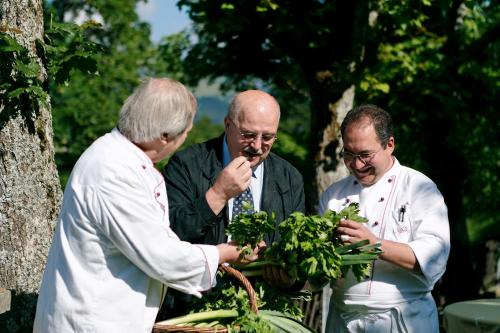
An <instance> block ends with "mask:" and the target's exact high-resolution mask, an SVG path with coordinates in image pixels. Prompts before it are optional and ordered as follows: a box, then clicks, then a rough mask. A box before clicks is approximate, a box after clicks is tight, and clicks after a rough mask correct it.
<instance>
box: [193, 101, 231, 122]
mask: <svg viewBox="0 0 500 333" xmlns="http://www.w3.org/2000/svg"><path fill="white" fill-rule="evenodd" d="M228 106H229V102H228V101H227V99H224V97H218V96H202V97H198V112H197V113H196V117H195V122H196V121H197V120H199V119H200V118H202V117H207V118H209V119H210V120H211V121H212V122H213V123H214V124H222V123H223V121H224V117H225V116H226V114H227V108H228Z"/></svg>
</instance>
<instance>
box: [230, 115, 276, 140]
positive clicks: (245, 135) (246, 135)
mask: <svg viewBox="0 0 500 333" xmlns="http://www.w3.org/2000/svg"><path fill="white" fill-rule="evenodd" d="M228 118H229V117H228ZM229 120H230V121H231V123H232V124H233V125H234V127H236V129H237V130H238V132H240V137H241V140H243V141H245V142H254V141H255V140H257V138H258V137H259V135H260V138H261V140H262V142H263V143H271V142H273V141H274V140H276V139H277V138H278V136H277V135H276V134H273V133H262V134H259V133H255V132H248V131H242V130H241V129H240V128H239V127H238V126H236V124H235V123H234V121H233V120H232V119H231V118H229Z"/></svg>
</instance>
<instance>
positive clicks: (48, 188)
mask: <svg viewBox="0 0 500 333" xmlns="http://www.w3.org/2000/svg"><path fill="white" fill-rule="evenodd" d="M0 22H1V23H0V28H1V29H0V30H1V32H3V33H6V34H8V35H10V36H11V37H13V38H15V39H16V40H17V42H18V43H19V44H21V45H22V46H24V47H25V48H27V49H28V51H29V53H30V55H31V56H32V57H33V58H34V59H35V61H37V62H38V63H40V64H41V60H40V58H39V57H38V56H37V55H36V51H35V40H36V39H40V40H42V39H43V8H42V0H3V1H2V2H0ZM42 67H43V66H42ZM2 74H3V75H2V76H3V77H4V78H5V77H7V78H8V77H9V75H10V76H11V79H13V77H14V75H15V73H2ZM40 79H41V80H42V81H43V82H45V81H46V75H45V72H44V73H43V74H42V77H41V78H40ZM3 93H4V92H0V94H3ZM1 97H2V99H1V101H2V103H1V104H0V180H1V181H0V287H3V288H6V289H10V290H11V293H12V304H11V310H10V311H8V312H6V313H4V314H2V315H0V331H1V332H27V331H31V326H32V322H33V315H34V311H35V304H36V294H37V292H38V288H39V285H40V282H41V278H42V274H43V269H44V266H45V261H46V257H47V253H48V249H49V246H50V243H51V240H52V234H53V229H54V225H55V222H56V217H57V215H58V209H59V204H60V199H61V189H60V184H59V180H58V175H57V170H56V166H55V163H54V147H53V141H52V117H51V113H50V104H49V103H47V105H46V106H42V105H40V103H34V104H31V103H22V104H21V103H20V104H19V105H15V104H14V105H12V103H5V100H4V96H1ZM27 104H31V105H32V106H31V109H30V107H28V109H27V108H26V105H27Z"/></svg>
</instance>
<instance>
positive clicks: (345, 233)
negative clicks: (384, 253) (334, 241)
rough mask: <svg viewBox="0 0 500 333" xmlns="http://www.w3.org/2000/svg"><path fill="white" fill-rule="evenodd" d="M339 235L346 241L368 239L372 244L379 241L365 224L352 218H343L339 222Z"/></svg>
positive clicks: (354, 241)
mask: <svg viewBox="0 0 500 333" xmlns="http://www.w3.org/2000/svg"><path fill="white" fill-rule="evenodd" d="M337 235H338V236H339V237H340V239H341V240H342V242H344V243H351V244H352V243H357V242H359V241H362V240H365V239H368V240H369V241H370V244H375V243H376V242H377V237H376V236H375V235H374V234H373V233H372V232H371V231H370V230H368V228H367V227H366V226H365V225H364V224H363V223H359V222H355V221H351V220H343V221H340V222H339V225H338V227H337Z"/></svg>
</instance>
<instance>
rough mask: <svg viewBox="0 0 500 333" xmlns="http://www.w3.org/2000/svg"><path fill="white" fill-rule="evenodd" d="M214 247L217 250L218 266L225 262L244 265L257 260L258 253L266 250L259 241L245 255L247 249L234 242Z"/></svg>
mask: <svg viewBox="0 0 500 333" xmlns="http://www.w3.org/2000/svg"><path fill="white" fill-rule="evenodd" d="M216 247H217V249H218V250H219V264H222V263H225V262H227V263H233V264H238V265H246V264H248V263H250V262H252V261H255V260H257V259H258V258H259V253H260V252H261V251H262V250H263V249H265V248H266V243H265V242H264V241H260V242H259V244H257V246H256V247H255V248H254V249H250V251H249V253H246V252H248V251H247V250H249V249H248V248H245V247H241V246H240V245H239V244H238V243H236V242H234V241H232V242H229V243H223V244H218V245H216Z"/></svg>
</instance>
